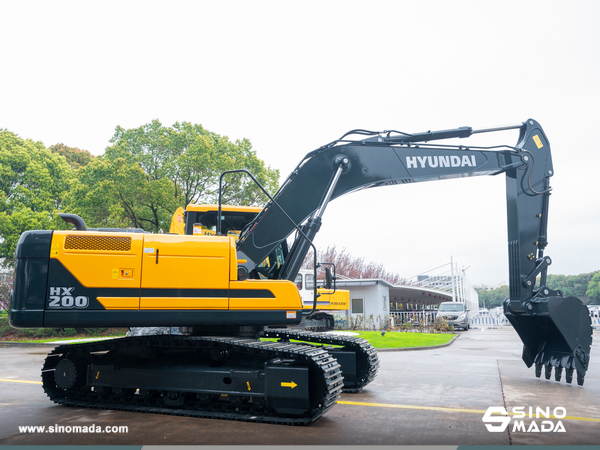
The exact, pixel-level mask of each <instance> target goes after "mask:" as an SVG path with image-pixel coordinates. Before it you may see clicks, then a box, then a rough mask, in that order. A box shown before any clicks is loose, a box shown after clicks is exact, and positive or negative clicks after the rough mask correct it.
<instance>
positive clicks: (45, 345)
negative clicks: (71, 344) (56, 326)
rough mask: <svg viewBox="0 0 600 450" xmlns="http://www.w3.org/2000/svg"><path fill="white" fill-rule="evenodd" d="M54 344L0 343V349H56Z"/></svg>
mask: <svg viewBox="0 0 600 450" xmlns="http://www.w3.org/2000/svg"><path fill="white" fill-rule="evenodd" d="M57 345H60V344H56V343H50V342H45V343H43V344H38V343H35V342H14V341H13V342H0V348H6V347H56V346H57Z"/></svg>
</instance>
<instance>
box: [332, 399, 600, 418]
mask: <svg viewBox="0 0 600 450" xmlns="http://www.w3.org/2000/svg"><path fill="white" fill-rule="evenodd" d="M337 403H339V404H340V405H354V406H376V407H379V408H396V409H422V410H427V411H444V412H463V413H472V414H485V412H486V411H485V410H483V409H463V408H445V407H443V406H417V405H392V404H388V403H367V402H347V401H343V400H338V401H337ZM507 414H508V415H509V416H514V415H516V414H517V413H514V412H508V413H507ZM529 418H530V417H525V418H524V419H529ZM549 418H550V419H557V417H554V416H552V415H551V416H550V417H549ZM560 419H569V420H582V421H585V422H600V419H597V418H595V417H576V416H565V417H560Z"/></svg>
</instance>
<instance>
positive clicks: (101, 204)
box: [0, 120, 279, 267]
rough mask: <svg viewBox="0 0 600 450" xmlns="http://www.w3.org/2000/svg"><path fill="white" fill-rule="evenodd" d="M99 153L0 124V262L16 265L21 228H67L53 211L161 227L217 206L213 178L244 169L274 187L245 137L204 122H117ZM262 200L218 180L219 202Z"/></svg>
mask: <svg viewBox="0 0 600 450" xmlns="http://www.w3.org/2000/svg"><path fill="white" fill-rule="evenodd" d="M109 142H110V144H111V145H110V146H108V147H107V148H106V150H105V152H104V154H102V155H100V156H94V155H92V154H91V153H90V152H88V151H87V150H82V149H79V148H76V147H68V146H66V145H64V144H56V145H53V146H51V147H49V148H46V147H45V146H44V144H43V143H41V142H34V141H33V140H31V139H23V138H21V137H19V136H18V135H17V134H15V133H13V132H11V131H8V130H6V129H0V261H3V264H4V265H6V266H9V267H10V266H12V265H13V264H14V251H15V248H16V244H17V241H18V239H19V236H20V235H21V233H23V232H24V231H26V230H35V229H37V230H44V229H69V228H72V226H70V225H67V224H65V223H64V222H63V221H62V219H60V217H58V215H57V213H59V212H65V213H73V214H78V215H79V216H81V217H82V218H83V219H84V220H85V222H86V224H87V226H88V227H90V228H97V227H117V228H128V227H134V228H143V229H144V230H146V231H150V232H159V230H163V231H167V230H168V229H169V224H170V221H171V217H172V215H173V213H174V212H175V210H176V209H177V208H178V207H179V206H184V207H185V205H187V204H189V203H216V202H217V199H218V185H219V176H220V174H221V173H222V172H224V171H226V170H231V169H241V168H243V169H247V170H248V171H250V172H251V173H252V174H253V175H254V176H255V177H256V178H257V179H258V180H259V181H260V182H261V184H263V186H265V188H266V189H267V191H270V192H273V193H274V192H275V191H276V190H277V188H278V186H279V171H278V170H276V169H272V168H270V167H269V166H267V165H266V164H265V162H264V161H262V160H261V159H259V158H258V157H257V155H256V152H255V151H254V150H253V149H252V145H251V143H250V141H249V140H248V139H242V140H236V141H235V142H232V141H230V140H229V138H228V137H227V136H221V135H219V134H217V133H214V132H211V131H208V130H206V129H205V128H204V127H203V126H202V125H199V124H192V123H189V122H181V123H179V122H177V123H175V124H174V125H172V126H170V127H169V126H164V125H163V124H162V123H161V122H160V121H158V120H154V121H152V122H151V123H147V124H145V125H142V126H140V127H138V128H132V129H124V128H122V127H120V126H117V127H116V129H115V132H114V135H113V136H112V138H111V139H110V141H109ZM265 200H266V198H265V197H264V194H263V193H262V192H261V191H260V189H259V188H258V187H256V186H255V185H254V183H253V182H252V181H251V180H250V179H249V177H247V176H246V177H245V176H243V175H242V174H231V175H229V176H228V177H226V178H225V179H224V183H223V202H224V203H226V204H232V205H247V206H255V205H262V204H264V203H265Z"/></svg>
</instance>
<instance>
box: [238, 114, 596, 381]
mask: <svg viewBox="0 0 600 450" xmlns="http://www.w3.org/2000/svg"><path fill="white" fill-rule="evenodd" d="M509 129H518V130H519V138H518V140H517V143H516V144H515V145H514V146H506V145H500V146H493V147H475V146H466V145H448V144H439V141H442V140H447V139H453V138H468V137H470V136H472V135H473V134H479V133H491V132H496V131H503V130H509ZM357 134H358V135H360V136H361V137H364V138H360V139H356V138H355V136H356V135H357ZM351 137H354V139H351ZM501 173H504V174H505V176H506V200H507V217H508V252H509V274H510V298H509V299H507V300H506V301H505V304H504V310H505V314H506V316H507V318H508V319H509V321H510V322H511V324H512V325H513V327H514V328H515V330H516V331H517V333H518V334H519V336H520V337H521V340H522V341H523V343H524V348H523V360H524V362H525V363H526V364H527V366H528V367H530V366H531V365H532V364H534V363H535V365H536V375H537V376H538V377H539V376H540V374H541V368H542V366H545V369H546V371H545V376H546V378H547V379H548V378H550V373H551V369H552V367H553V366H554V367H555V378H556V379H557V380H560V376H561V373H562V369H563V368H565V369H566V374H567V381H568V382H571V379H572V374H573V370H574V369H576V370H577V374H578V382H579V384H583V378H584V375H585V372H586V370H587V367H588V364H589V353H590V348H591V334H592V330H591V321H590V318H589V314H588V313H587V307H586V306H585V305H583V303H582V302H581V301H580V300H579V299H576V298H574V297H567V298H564V297H563V296H562V294H561V293H560V292H559V291H553V290H551V289H549V288H547V287H546V286H545V284H546V274H547V269H548V266H549V265H550V264H551V262H552V260H551V259H550V257H548V256H544V250H545V248H546V245H547V243H548V242H547V225H548V201H549V197H550V177H552V176H553V174H554V169H553V166H552V158H551V152H550V144H549V141H548V139H547V137H546V135H545V133H544V131H543V129H542V127H541V126H540V124H539V123H538V122H536V121H535V120H532V119H529V120H527V121H525V122H523V123H520V124H516V125H511V126H505V127H496V128H487V129H479V130H474V129H472V128H470V127H461V128H457V129H452V130H443V131H428V132H425V133H418V134H407V133H400V132H396V131H388V132H382V133H373V132H367V131H365V130H355V131H354V132H350V133H348V134H346V135H344V136H343V137H342V138H341V139H339V140H337V141H334V142H332V143H330V144H328V145H325V146H323V147H321V148H319V149H317V150H314V151H312V152H310V153H308V154H307V155H306V156H305V158H304V159H303V160H302V161H301V162H300V164H299V165H298V166H297V167H296V168H295V170H294V171H293V172H292V173H291V175H290V176H289V177H288V178H287V180H286V181H285V182H284V183H283V184H282V186H281V188H280V189H279V190H278V192H277V193H276V194H275V196H274V198H273V201H271V202H270V203H268V204H267V206H266V207H265V208H264V209H263V211H262V212H261V213H259V214H258V216H257V217H256V219H255V220H254V221H253V222H252V223H250V224H249V225H248V226H247V227H246V229H245V230H244V231H243V232H242V235H241V236H240V239H239V241H238V243H237V251H238V260H242V261H245V262H244V263H243V264H241V265H243V266H244V268H245V270H246V271H248V272H249V273H252V271H253V270H254V269H255V267H256V265H257V264H259V263H260V262H261V261H263V260H264V259H265V258H266V257H267V256H268V255H269V254H271V252H273V251H274V249H276V248H277V247H278V246H279V245H280V244H281V243H282V241H284V240H286V239H287V238H288V236H290V234H291V233H292V232H293V231H294V229H295V226H294V224H292V223H291V222H290V220H289V218H291V219H292V220H293V221H294V222H295V223H296V224H302V226H301V228H302V231H303V233H304V235H305V236H306V237H307V238H308V239H310V240H312V239H314V237H315V235H316V233H317V232H318V231H319V228H320V226H321V217H322V215H323V213H324V211H325V208H326V207H327V204H328V202H329V201H330V200H332V199H335V198H337V197H340V196H342V195H345V194H348V193H350V192H354V191H357V190H360V189H367V188H372V187H378V186H389V185H397V184H405V183H416V182H422V181H432V180H444V179H451V178H461V177H471V176H479V175H498V174H501ZM274 202H277V204H278V207H275V205H274ZM281 209H283V210H285V211H286V213H287V214H288V215H289V218H288V217H285V215H284V214H283V213H282V212H281ZM308 250H309V244H308V242H307V240H306V238H305V237H304V236H301V235H299V234H298V233H297V235H296V238H295V239H294V241H293V244H292V245H291V248H290V251H289V253H288V255H287V256H286V258H285V262H284V263H283V264H282V265H281V267H280V268H279V270H278V272H276V273H272V274H270V276H271V277H272V278H279V279H287V280H293V279H294V278H295V277H296V275H297V273H298V270H299V269H300V266H301V264H302V262H303V260H304V257H305V256H306V253H307V252H308ZM538 276H539V277H540V283H539V285H536V280H537V278H538Z"/></svg>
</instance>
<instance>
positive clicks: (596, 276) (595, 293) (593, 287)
mask: <svg viewBox="0 0 600 450" xmlns="http://www.w3.org/2000/svg"><path fill="white" fill-rule="evenodd" d="M586 295H587V296H588V297H589V298H590V303H591V304H594V305H600V270H599V271H596V272H593V277H592V279H591V280H590V282H589V283H588V288H587V291H586Z"/></svg>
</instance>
